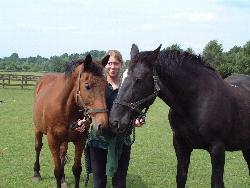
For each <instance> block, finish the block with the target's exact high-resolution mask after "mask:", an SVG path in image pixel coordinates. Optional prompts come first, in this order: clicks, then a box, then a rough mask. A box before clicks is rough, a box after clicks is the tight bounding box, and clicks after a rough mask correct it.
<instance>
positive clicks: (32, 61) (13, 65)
mask: <svg viewBox="0 0 250 188" xmlns="http://www.w3.org/2000/svg"><path fill="white" fill-rule="evenodd" d="M169 49H177V50H181V51H184V50H185V51H188V52H190V53H193V54H195V52H194V50H193V49H192V48H187V49H182V48H181V46H180V45H179V44H172V45H171V46H168V47H166V48H164V49H163V50H169ZM89 53H90V54H91V55H92V57H93V59H101V58H103V57H104V56H105V54H106V51H98V50H91V51H89V52H85V53H82V54H78V53H75V54H67V53H64V54H62V55H60V56H51V57H50V58H45V57H41V56H39V55H38V56H36V57H28V58H20V57H19V56H18V54H17V53H13V54H11V55H10V56H9V57H4V58H0V70H1V71H17V72H18V71H20V72H22V71H25V72H29V71H30V72H63V71H64V70H65V66H66V64H67V63H68V62H71V61H73V60H77V59H80V58H84V57H85V56H86V55H87V54H89ZM200 56H201V57H202V58H203V59H204V60H205V61H206V62H207V63H209V64H210V65H212V66H213V67H214V68H215V69H216V70H217V71H218V72H219V73H220V74H221V76H222V77H226V76H229V75H231V74H232V73H242V74H250V41H248V42H246V43H245V44H244V45H243V46H234V47H233V48H231V49H230V50H229V51H228V52H224V49H223V46H222V44H220V43H219V42H218V41H217V40H212V41H210V42H208V44H207V45H206V46H205V47H204V49H203V51H202V54H200ZM128 63H129V61H126V62H125V66H124V68H126V66H127V65H128Z"/></svg>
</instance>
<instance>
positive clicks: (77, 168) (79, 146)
mask: <svg viewBox="0 0 250 188" xmlns="http://www.w3.org/2000/svg"><path fill="white" fill-rule="evenodd" d="M74 144H75V159H74V165H73V166H72V171H73V174H74V176H75V187H76V188H79V182H80V176H81V173H82V164H81V158H82V153H83V147H84V140H83V139H82V140H79V141H77V142H74Z"/></svg>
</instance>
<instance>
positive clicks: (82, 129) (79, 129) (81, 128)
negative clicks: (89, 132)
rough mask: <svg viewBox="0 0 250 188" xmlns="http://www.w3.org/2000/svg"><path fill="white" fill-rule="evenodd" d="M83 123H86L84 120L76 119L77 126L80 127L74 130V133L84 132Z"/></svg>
mask: <svg viewBox="0 0 250 188" xmlns="http://www.w3.org/2000/svg"><path fill="white" fill-rule="evenodd" d="M85 122H86V120H85V118H83V119H78V121H77V124H78V125H79V126H80V127H77V128H76V129H75V130H76V131H79V132H84V131H85V126H86V125H85Z"/></svg>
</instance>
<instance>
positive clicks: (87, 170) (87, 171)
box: [84, 127, 91, 187]
mask: <svg viewBox="0 0 250 188" xmlns="http://www.w3.org/2000/svg"><path fill="white" fill-rule="evenodd" d="M90 128H91V127H90ZM88 142H89V131H88V133H87V139H86V143H88ZM84 158H85V168H86V178H85V187H88V183H89V175H90V173H91V166H90V161H89V160H90V156H89V149H88V148H87V146H86V144H85V148H84Z"/></svg>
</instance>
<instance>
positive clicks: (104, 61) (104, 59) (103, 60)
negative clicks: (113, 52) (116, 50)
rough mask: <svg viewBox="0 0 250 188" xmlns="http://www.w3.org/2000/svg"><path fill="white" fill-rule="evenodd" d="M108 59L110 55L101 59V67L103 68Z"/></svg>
mask: <svg viewBox="0 0 250 188" xmlns="http://www.w3.org/2000/svg"><path fill="white" fill-rule="evenodd" d="M109 57H110V55H106V56H105V57H104V58H103V59H102V66H103V67H105V66H106V65H107V63H108V61H109Z"/></svg>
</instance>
